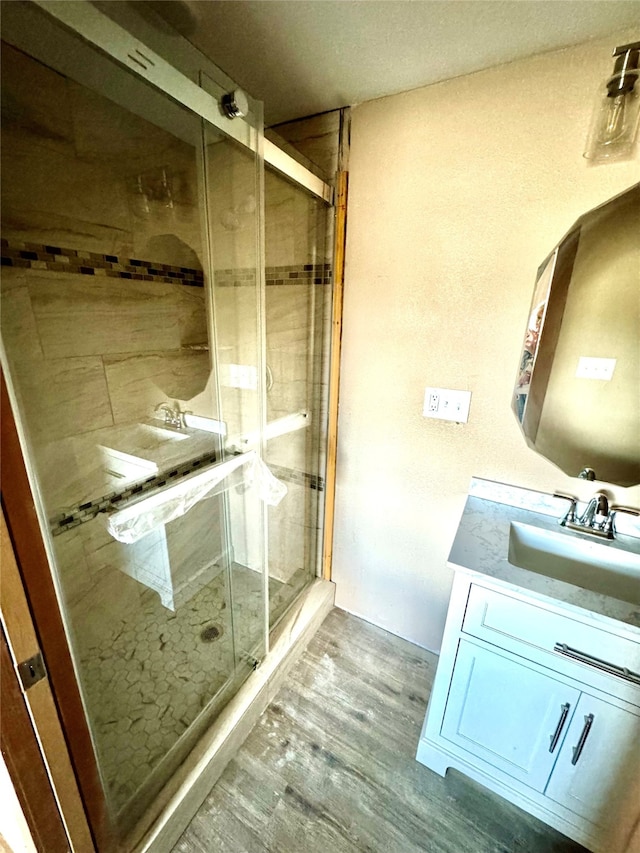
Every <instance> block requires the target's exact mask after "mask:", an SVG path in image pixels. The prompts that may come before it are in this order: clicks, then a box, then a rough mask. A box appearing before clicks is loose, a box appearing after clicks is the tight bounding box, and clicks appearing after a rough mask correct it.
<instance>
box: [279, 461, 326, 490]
mask: <svg viewBox="0 0 640 853" xmlns="http://www.w3.org/2000/svg"><path fill="white" fill-rule="evenodd" d="M267 464H268V465H269V470H270V471H271V473H272V474H273V476H274V477H277V478H278V479H279V480H284V481H285V482H287V483H298V484H299V485H300V486H306V487H307V488H308V489H314V490H315V491H318V492H323V491H324V477H321V476H320V475H319V474H307V472H306V471H296V470H295V469H294V468H283V467H281V466H280V465H272V464H271V463H270V462H267Z"/></svg>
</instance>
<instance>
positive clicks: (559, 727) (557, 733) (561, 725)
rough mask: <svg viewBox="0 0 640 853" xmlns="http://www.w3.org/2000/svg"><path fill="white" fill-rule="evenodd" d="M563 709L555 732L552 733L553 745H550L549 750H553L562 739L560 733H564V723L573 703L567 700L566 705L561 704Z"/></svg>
mask: <svg viewBox="0 0 640 853" xmlns="http://www.w3.org/2000/svg"><path fill="white" fill-rule="evenodd" d="M561 708H562V710H561V712H560V719H559V720H558V725H557V726H556V730H555V732H554V733H553V734H552V735H551V738H550V740H551V745H550V746H549V752H553V750H554V749H555V748H556V746H557V745H558V741H559V740H560V735H561V734H562V729H563V728H564V724H565V723H566V721H567V717H568V716H569V709H570V708H571V705H570V704H569V703H568V702H565V703H564V705H562V706H561Z"/></svg>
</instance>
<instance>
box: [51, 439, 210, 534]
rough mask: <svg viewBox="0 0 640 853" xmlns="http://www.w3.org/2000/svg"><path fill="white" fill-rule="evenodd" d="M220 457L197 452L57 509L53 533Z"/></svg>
mask: <svg viewBox="0 0 640 853" xmlns="http://www.w3.org/2000/svg"><path fill="white" fill-rule="evenodd" d="M217 458H218V456H217V454H216V453H215V452H212V453H205V454H203V455H202V456H198V458H197V459H189V460H188V461H187V462H183V463H182V464H181V465H175V466H174V467H173V468H170V469H169V470H168V471H161V472H159V473H158V474H154V475H153V476H151V477H147V478H146V479H145V480H141V481H139V482H138V483H132V484H130V485H129V486H127V488H126V489H122V491H120V492H111V493H110V494H108V495H104V496H103V497H100V498H96V499H95V500H93V501H86V502H85V503H81V504H76V505H75V506H72V507H69V509H67V510H66V511H65V512H61V513H58V514H57V515H54V516H53V517H52V518H50V519H49V525H50V530H51V534H52V536H58V535H59V534H60V533H64V532H65V530H71V529H72V528H73V527H77V526H78V525H79V524H84V522H85V521H91V519H92V518H95V517H96V515H97V514H98V513H99V512H111V511H114V510H116V509H121V508H122V506H123V505H124V504H125V503H126V502H127V501H128V500H129V499H130V498H134V497H138V496H140V495H147V494H149V493H151V492H155V491H158V490H159V489H162V488H163V487H164V486H166V485H167V483H168V482H169V481H170V480H173V481H176V480H179V479H180V478H182V477H186V475H187V474H191V473H193V472H194V471H197V470H198V468H202V467H204V466H205V465H211V464H212V463H213V462H215V461H216V459H217Z"/></svg>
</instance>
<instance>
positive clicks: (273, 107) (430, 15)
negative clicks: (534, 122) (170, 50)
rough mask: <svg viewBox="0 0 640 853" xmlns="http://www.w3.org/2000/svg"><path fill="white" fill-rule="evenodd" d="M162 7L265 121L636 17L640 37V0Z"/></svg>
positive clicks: (498, 59)
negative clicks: (177, 17)
mask: <svg viewBox="0 0 640 853" xmlns="http://www.w3.org/2000/svg"><path fill="white" fill-rule="evenodd" d="M158 7H164V14H165V16H166V15H167V13H168V12H169V11H170V9H171V8H173V12H174V13H177V12H180V11H182V13H183V23H182V27H183V32H185V34H187V35H188V37H189V38H190V39H191V41H192V42H193V43H194V44H196V45H197V46H198V47H199V48H200V49H201V50H202V51H203V52H204V53H206V54H207V55H208V56H209V57H210V58H211V59H213V60H214V62H215V63H216V64H217V65H218V66H219V67H220V68H222V69H223V70H224V71H225V72H226V73H227V74H228V75H229V76H230V77H232V78H233V79H234V80H235V81H236V82H237V83H238V84H239V85H240V86H241V87H242V88H244V89H246V90H247V91H248V92H250V93H251V94H252V95H253V96H254V97H256V98H259V99H261V100H262V101H264V104H265V121H266V123H267V124H276V123H279V122H283V121H287V120H289V119H293V118H300V117H302V116H307V115H312V114H314V113H319V112H324V111H326V110H330V109H335V108H337V107H341V106H345V105H353V104H355V103H359V102H362V101H367V100H370V99H372V98H379V97H381V96H383V95H390V94H394V93H397V92H403V91H406V90H408V89H415V88H417V87H419V86H425V85H428V84H430V83H436V82H438V81H440V80H446V79H449V78H452V77H457V76H459V75H461V74H469V73H470V72H473V71H478V70H481V69H483V68H489V67H491V66H494V65H499V64H501V63H504V62H510V61H512V60H515V59H521V58H523V57H526V56H531V55H534V54H537V53H543V52H545V51H548V50H554V49H558V48H562V47H566V46H569V45H573V44H578V43H580V42H584V41H587V40H589V39H591V38H597V37H600V36H606V35H607V34H609V33H614V32H616V31H619V30H621V29H623V28H626V27H631V26H634V25H637V27H638V35H636V36H635V39H640V0H623V2H619V0H170V2H160V3H155V8H156V9H158ZM184 13H187V15H186V16H185V15H184ZM614 46H615V45H614V44H613V42H612V45H611V47H612V49H613V47H614Z"/></svg>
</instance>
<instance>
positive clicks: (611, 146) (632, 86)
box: [584, 41, 640, 163]
mask: <svg viewBox="0 0 640 853" xmlns="http://www.w3.org/2000/svg"><path fill="white" fill-rule="evenodd" d="M613 56H614V57H615V63H614V66H613V74H612V75H611V77H609V79H608V80H607V81H606V84H605V86H604V89H605V91H604V92H603V91H602V88H601V89H599V94H598V104H597V105H596V108H595V110H594V112H593V117H592V119H591V128H590V130H589V136H588V137H587V145H586V148H585V152H584V156H585V157H586V159H587V160H592V161H594V162H596V163H598V162H600V163H601V162H606V161H612V160H623V159H625V158H628V157H630V156H632V154H633V146H634V142H635V138H636V131H637V128H638V113H639V111H640V110H639V108H640V91H639V90H640V86H637V87H636V83H637V81H638V76H639V75H640V71H639V70H638V68H639V66H640V41H636V42H633V43H632V44H625V45H622V46H621V47H616V48H615V50H614V51H613Z"/></svg>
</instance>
